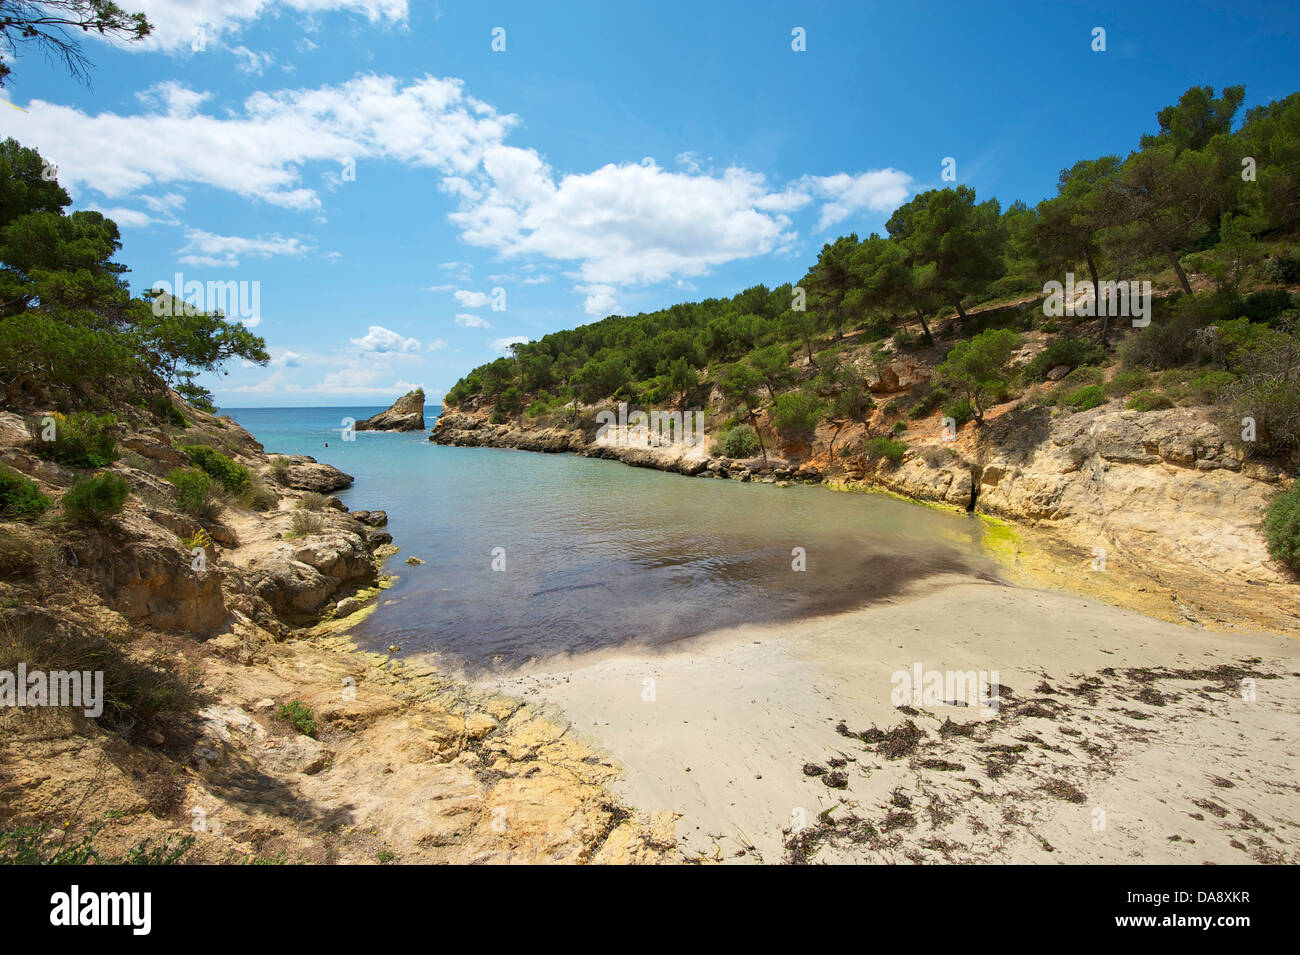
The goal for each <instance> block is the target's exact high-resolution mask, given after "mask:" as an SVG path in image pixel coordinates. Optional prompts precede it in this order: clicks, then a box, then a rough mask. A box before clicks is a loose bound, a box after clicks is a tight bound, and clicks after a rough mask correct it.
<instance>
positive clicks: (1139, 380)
mask: <svg viewBox="0 0 1300 955" xmlns="http://www.w3.org/2000/svg"><path fill="white" fill-rule="evenodd" d="M1150 381H1151V376H1150V375H1149V374H1147V373H1146V372H1145V371H1141V370H1140V369H1134V370H1132V371H1120V372H1116V373H1115V377H1114V378H1112V379H1111V380H1110V381H1109V382H1107V384H1106V394H1108V395H1110V396H1111V397H1112V398H1122V397H1124V395H1129V394H1132V393H1133V392H1135V391H1141V390H1142V389H1143V388H1145V387H1146V386H1147V384H1149V383H1150Z"/></svg>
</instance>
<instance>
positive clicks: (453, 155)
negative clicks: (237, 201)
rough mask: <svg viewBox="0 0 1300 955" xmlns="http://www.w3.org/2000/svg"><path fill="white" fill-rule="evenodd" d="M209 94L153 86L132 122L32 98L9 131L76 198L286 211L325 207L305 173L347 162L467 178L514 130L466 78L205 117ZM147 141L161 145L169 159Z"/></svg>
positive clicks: (378, 80)
mask: <svg viewBox="0 0 1300 955" xmlns="http://www.w3.org/2000/svg"><path fill="white" fill-rule="evenodd" d="M208 99H210V95H209V94H208V93H206V92H201V91H195V90H191V89H189V88H188V87H185V86H182V85H180V84H178V83H175V82H170V83H163V84H159V85H157V86H154V87H152V88H151V89H150V90H148V91H147V93H146V94H145V95H143V96H142V102H143V104H144V107H145V111H144V112H143V113H141V114H137V115H122V114H118V113H112V112H103V113H99V114H96V115H89V114H87V113H84V112H82V111H81V110H78V109H75V108H72V107H68V106H61V105H58V104H55V103H48V102H45V101H44V100H32V101H31V102H30V103H29V104H28V105H27V112H26V113H15V120H14V121H13V122H11V123H9V127H8V128H7V130H6V131H7V132H8V133H9V134H11V135H13V136H15V138H17V139H19V140H20V141H21V142H23V143H24V144H30V145H32V146H34V147H36V148H37V149H39V150H40V151H41V153H42V155H44V156H45V157H46V158H47V159H49V160H51V161H53V162H55V163H56V164H57V165H58V167H59V180H60V182H61V183H62V184H63V185H64V186H65V188H68V189H70V190H73V191H74V192H75V191H76V190H79V189H83V188H90V189H94V190H97V191H98V192H100V193H102V194H103V195H104V196H106V197H108V198H110V199H113V198H117V197H121V196H126V195H129V194H131V193H133V192H135V191H137V190H141V189H149V188H153V187H156V186H158V185H159V184H168V183H181V182H184V183H200V184H203V185H208V186H211V187H213V188H216V189H222V190H225V191H227V192H232V193H235V194H237V195H240V196H243V197H245V198H248V199H261V200H264V201H266V202H269V203H271V204H273V205H277V206H282V207H285V208H291V209H304V210H310V209H318V208H320V206H321V200H320V196H319V194H318V193H317V192H316V190H314V189H311V188H308V187H306V186H304V185H303V167H304V165H305V164H308V163H313V162H317V163H326V164H328V165H329V166H330V167H331V168H334V169H337V167H338V166H339V164H340V163H341V162H343V161H344V160H345V159H355V160H356V161H357V162H358V163H360V162H362V161H365V160H376V161H396V162H402V163H406V164H409V165H412V166H419V167H427V168H430V169H433V170H435V171H436V172H438V173H439V175H443V176H451V175H468V174H471V173H473V172H474V170H476V169H477V168H478V167H479V164H480V162H481V161H482V158H483V154H484V151H485V150H486V149H487V148H488V147H490V146H494V145H495V144H497V143H499V142H500V141H501V139H502V138H503V137H504V136H505V134H506V132H507V130H508V129H509V128H510V127H511V126H513V125H514V124H515V123H516V122H517V120H516V118H515V117H513V116H503V115H500V114H498V113H497V112H496V111H495V110H493V109H492V108H491V107H490V106H487V105H486V104H485V103H482V102H480V101H478V100H475V99H473V98H472V97H470V96H467V95H466V94H465V92H464V90H463V88H462V84H461V82H460V81H459V80H453V79H434V78H432V77H424V78H423V79H421V80H418V81H415V82H412V83H409V84H407V85H405V86H402V85H399V83H398V81H397V80H396V79H395V78H393V77H383V76H374V75H365V76H358V77H356V78H354V79H352V80H349V81H348V82H346V83H343V84H341V85H338V86H322V87H318V88H316V89H297V90H280V91H277V92H259V93H255V94H253V95H252V96H250V97H249V98H248V99H247V100H246V101H245V102H244V104H243V109H242V111H241V110H231V111H223V112H222V113H221V114H220V115H214V114H211V113H204V112H201V111H200V108H201V107H203V106H204V104H205V103H206V102H207V100H208ZM141 143H166V144H167V148H165V149H161V148H159V149H152V148H141V147H140V144H141Z"/></svg>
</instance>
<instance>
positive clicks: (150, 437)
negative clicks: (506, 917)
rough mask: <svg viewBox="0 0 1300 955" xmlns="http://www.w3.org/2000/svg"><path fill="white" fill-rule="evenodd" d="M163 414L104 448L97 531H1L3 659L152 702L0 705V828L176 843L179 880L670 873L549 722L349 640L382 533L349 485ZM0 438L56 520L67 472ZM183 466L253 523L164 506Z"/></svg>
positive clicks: (208, 424) (642, 829)
mask: <svg viewBox="0 0 1300 955" xmlns="http://www.w3.org/2000/svg"><path fill="white" fill-rule="evenodd" d="M173 400H174V403H175V407H176V409H177V411H178V412H179V414H180V415H182V416H183V417H184V419H185V424H186V426H185V427H183V428H179V427H174V426H170V425H160V424H158V423H157V422H156V421H153V420H152V419H148V418H145V417H144V416H141V418H139V419H138V420H134V421H132V420H127V421H126V422H124V423H123V424H120V425H119V426H118V428H117V430H118V434H117V442H118V446H119V448H121V449H122V450H123V451H125V452H126V453H124V454H123V455H122V456H121V457H120V458H119V460H118V461H116V462H115V463H113V464H112V465H111V466H109V467H107V468H105V469H103V470H104V471H105V472H108V473H112V474H116V475H119V476H121V477H122V478H123V479H125V480H126V481H127V482H128V484H129V485H130V487H131V490H132V495H131V497H130V498H129V499H128V503H127V505H126V507H125V508H124V510H123V511H122V512H121V513H120V514H118V515H116V516H115V517H114V518H112V519H111V520H110V521H108V522H105V523H104V524H103V525H101V526H98V527H93V528H91V527H83V526H80V525H77V524H75V523H73V522H66V523H64V522H56V521H48V520H46V521H43V522H42V523H40V524H38V525H30V524H27V525H22V524H3V525H0V530H3V531H4V533H5V534H6V535H7V540H9V541H19V542H25V544H24V546H27V545H30V550H31V559H30V560H29V561H27V562H26V564H25V565H24V566H21V567H17V568H15V566H14V565H15V564H16V563H17V562H16V561H13V560H10V561H7V563H6V573H5V574H4V575H3V578H2V579H0V607H2V608H4V609H3V610H0V630H3V632H4V634H5V635H6V636H7V637H8V638H10V642H11V643H12V644H13V645H14V646H18V645H22V646H24V647H30V648H36V650H39V648H41V647H45V646H48V645H49V644H50V641H57V642H58V643H59V645H60V646H63V647H65V648H66V647H69V646H77V647H83V646H84V647H88V648H90V650H89V651H88V652H93V653H95V654H99V655H101V656H102V655H103V654H109V655H110V656H111V657H112V658H113V659H114V660H117V659H118V657H119V655H120V669H121V673H122V674H125V676H123V677H122V679H124V680H128V678H129V680H128V682H127V683H126V684H125V687H126V689H125V690H122V688H121V687H119V688H118V690H119V692H127V693H137V692H144V691H143V690H142V689H141V686H144V685H145V684H147V685H148V688H149V689H151V690H152V689H153V688H155V687H162V688H164V689H165V698H161V697H160V698H159V699H157V700H153V701H152V703H153V705H151V706H148V707H145V706H143V705H141V706H138V707H137V708H136V709H135V710H132V713H133V717H132V718H131V719H126V720H125V721H117V722H112V721H105V720H96V719H91V718H86V717H85V716H83V715H82V714H81V712H80V711H77V710H68V709H33V708H26V709H23V708H19V709H14V708H9V707H6V708H3V709H0V726H2V729H0V806H3V811H2V813H0V826H3V827H5V828H13V827H21V826H27V825H37V826H40V825H44V826H46V827H53V828H55V829H56V830H60V831H66V832H67V833H68V835H67V836H64V838H65V839H66V838H74V839H75V838H79V837H80V836H81V835H83V834H88V833H91V832H92V831H93V830H94V829H95V827H97V826H99V827H101V828H99V831H98V832H97V833H96V834H95V835H94V839H95V843H96V846H97V848H98V849H99V850H100V852H101V854H102V856H103V857H104V858H115V857H120V856H121V854H122V853H123V852H125V851H126V850H127V849H128V848H130V847H134V846H139V845H141V844H142V843H143V842H145V841H146V840H147V841H148V842H149V843H150V844H152V845H154V846H158V845H163V844H170V845H173V846H175V845H178V844H179V843H180V840H182V839H185V838H193V840H194V842H193V844H192V845H191V846H190V847H189V848H188V850H187V852H186V853H185V855H184V857H183V859H182V861H187V862H199V861H202V862H227V863H229V862H247V861H270V862H289V863H294V862H318V863H334V862H359V863H365V862H371V863H373V862H376V861H378V862H511V861H522V862H657V861H665V860H672V859H673V858H675V852H674V846H673V836H672V817H671V816H670V815H666V814H664V815H660V816H658V817H656V818H643V817H639V816H638V815H637V814H636V813H635V812H634V811H633V810H632V809H630V808H629V807H627V806H625V805H624V804H623V803H622V802H621V801H620V800H619V799H618V798H617V797H616V796H614V795H613V794H612V792H611V790H610V789H609V788H608V783H609V781H610V780H611V779H613V778H614V777H616V776H617V774H618V772H619V768H618V767H617V766H616V765H614V764H613V763H611V762H610V761H609V760H608V759H607V758H606V757H604V756H602V755H601V754H600V753H598V752H595V751H594V750H592V749H590V748H587V747H584V746H583V745H581V744H580V743H578V742H576V741H575V740H573V739H572V738H570V735H569V734H568V725H567V723H566V722H565V721H564V719H563V717H561V716H560V715H559V714H558V713H556V712H555V711H554V710H553V709H549V708H545V707H539V706H536V705H523V704H521V703H520V702H519V701H517V700H514V699H511V698H508V697H505V696H502V695H500V694H498V693H494V692H491V691H485V690H481V689H476V688H473V687H471V686H469V685H467V684H465V683H463V682H460V681H458V680H455V679H453V678H451V677H449V676H448V675H447V674H445V673H441V672H439V671H437V670H435V669H433V668H430V667H424V666H421V665H419V664H418V663H416V662H414V661H410V660H407V661H401V660H398V659H396V658H394V657H393V655H392V653H390V654H386V655H376V654H371V653H365V652H361V651H358V650H357V649H356V648H355V647H354V646H353V645H352V644H351V643H350V641H349V640H348V638H347V636H346V633H347V629H348V627H349V626H350V625H351V624H352V623H354V622H356V621H358V620H361V619H363V618H364V616H365V615H366V614H368V613H369V612H370V611H371V610H372V609H373V608H374V607H375V606H376V601H377V600H378V599H380V597H381V595H382V593H383V591H384V589H385V588H386V587H387V586H389V585H390V584H391V578H389V577H387V576H385V574H384V571H383V563H384V560H385V559H386V558H388V557H389V556H391V555H392V554H393V553H395V552H396V550H397V548H396V547H394V546H393V543H392V538H391V535H389V534H388V533H387V532H386V531H384V530H382V526H383V524H384V523H385V522H386V516H385V515H384V514H383V512H382V511H354V512H349V511H348V510H347V508H346V507H345V506H344V505H343V504H342V503H341V502H340V501H339V500H338V499H337V498H335V497H326V496H325V495H326V494H327V493H328V492H329V491H332V490H338V489H340V488H342V487H345V486H347V485H348V484H350V483H351V478H350V477H348V476H347V475H345V474H343V473H342V472H340V471H338V470H337V469H334V468H332V467H331V466H329V465H327V464H322V463H319V462H316V461H314V460H313V459H311V458H306V457H301V456H278V455H269V454H267V453H266V452H265V450H264V449H263V448H262V446H261V445H260V444H259V443H258V442H257V441H256V440H254V439H253V437H252V436H251V435H249V434H248V433H247V432H246V431H244V430H243V429H242V428H240V427H239V426H238V425H236V424H235V423H234V422H233V421H231V420H230V419H228V418H216V417H213V416H211V415H207V414H204V413H202V412H200V411H197V410H195V409H193V408H190V407H188V406H187V405H184V404H183V403H182V402H180V400H179V399H176V398H174V399H173ZM37 417H38V418H39V414H38V415H37ZM0 419H3V420H0V436H2V437H3V444H2V446H0V461H3V462H4V463H5V464H6V465H8V466H9V467H11V468H13V469H15V470H17V471H19V472H22V473H23V474H25V475H27V476H29V477H30V478H32V479H33V480H34V481H35V482H36V483H37V485H38V487H39V488H40V490H41V491H42V492H44V493H45V494H47V495H48V496H50V497H51V498H53V499H55V500H58V499H59V498H60V497H61V496H62V495H63V494H64V493H66V490H67V488H68V487H69V486H70V485H71V484H72V483H73V482H74V481H75V480H76V479H77V477H78V476H79V475H78V474H77V473H76V472H75V471H74V470H73V469H70V468H66V467H63V466H61V465H57V464H52V463H51V462H49V461H46V460H44V459H42V458H40V457H37V456H36V455H35V454H33V453H32V451H31V440H32V435H31V433H30V432H29V430H28V427H27V425H26V423H25V422H24V420H23V419H22V418H20V417H18V416H17V415H12V414H5V415H0ZM29 420H30V419H29ZM193 444H206V445H208V446H210V447H214V448H217V449H219V450H220V451H221V452H222V453H224V454H226V455H228V456H229V457H230V458H231V459H232V460H233V461H235V462H237V463H238V464H241V465H243V466H244V467H246V468H248V469H249V471H250V472H251V474H252V475H253V476H254V481H255V484H256V485H257V486H258V487H259V488H260V491H259V492H258V494H257V495H256V496H255V500H254V501H253V502H252V504H251V506H250V503H249V502H248V501H247V500H245V499H236V498H235V497H233V496H230V497H227V498H225V499H223V500H222V501H221V502H220V504H219V506H218V507H217V509H216V510H215V511H214V513H212V514H211V515H210V516H207V517H204V518H203V519H198V518H195V517H192V516H190V515H188V514H186V513H184V512H182V511H181V510H179V509H178V508H177V505H176V500H175V495H174V492H173V491H172V489H171V485H170V484H168V483H167V481H166V480H165V476H166V475H167V474H168V472H169V471H170V470H171V469H172V468H174V467H176V466H178V465H179V464H182V463H183V462H184V461H185V457H184V455H183V452H181V451H180V450H179V447H180V446H182V445H193ZM304 515H305V516H304ZM192 545H193V546H192ZM200 554H201V559H200V556H199V555H200ZM106 645H107V646H106ZM397 649H398V648H393V653H395V652H396V651H397ZM33 652H35V650H34V651H33ZM115 672H117V671H115ZM150 681H152V682H150ZM137 684H140V685H139V686H137ZM110 689H112V688H110ZM164 689H159V690H157V692H158V693H159V694H162V693H163V692H164ZM155 711H156V712H155ZM142 713H143V714H145V715H140V714H142ZM137 717H138V718H137Z"/></svg>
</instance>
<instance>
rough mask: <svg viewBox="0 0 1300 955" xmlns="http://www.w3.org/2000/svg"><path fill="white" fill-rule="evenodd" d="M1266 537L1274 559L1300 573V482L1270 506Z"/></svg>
mask: <svg viewBox="0 0 1300 955" xmlns="http://www.w3.org/2000/svg"><path fill="white" fill-rule="evenodd" d="M1264 537H1265V539H1266V540H1267V541H1268V552H1269V553H1270V554H1272V555H1273V559H1274V560H1276V561H1278V562H1279V563H1282V564H1285V565H1286V566H1287V567H1289V568H1290V569H1291V570H1293V571H1296V572H1297V573H1300V481H1297V482H1295V483H1294V484H1292V485H1291V487H1290V488H1289V489H1288V490H1286V491H1284V492H1283V493H1281V494H1279V495H1278V496H1277V497H1275V498H1273V501H1272V503H1270V504H1269V506H1268V510H1267V511H1266V512H1265V517H1264Z"/></svg>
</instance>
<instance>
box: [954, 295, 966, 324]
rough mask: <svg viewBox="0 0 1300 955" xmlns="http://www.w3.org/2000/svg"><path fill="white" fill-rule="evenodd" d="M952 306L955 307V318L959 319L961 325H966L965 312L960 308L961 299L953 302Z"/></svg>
mask: <svg viewBox="0 0 1300 955" xmlns="http://www.w3.org/2000/svg"><path fill="white" fill-rule="evenodd" d="M953 304H954V305H956V306H957V317H958V318H960V319H961V323H962V324H963V325H965V324H966V310H965V309H964V308H962V307H961V299H960V298H959V299H957V301H955V302H953Z"/></svg>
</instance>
